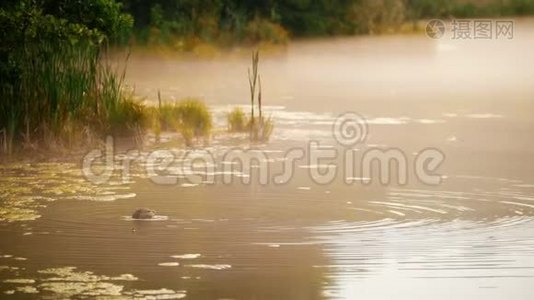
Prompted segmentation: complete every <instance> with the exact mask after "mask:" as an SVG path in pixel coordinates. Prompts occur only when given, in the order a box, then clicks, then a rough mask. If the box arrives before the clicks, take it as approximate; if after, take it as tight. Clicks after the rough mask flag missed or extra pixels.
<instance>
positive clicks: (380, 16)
mask: <svg viewBox="0 0 534 300" xmlns="http://www.w3.org/2000/svg"><path fill="white" fill-rule="evenodd" d="M122 2H123V3H124V8H125V9H126V11H127V12H129V13H130V14H131V15H132V16H133V17H134V19H135V28H136V33H137V38H138V40H139V42H142V43H166V44H171V45H172V44H173V43H175V42H176V40H174V39H173V38H176V37H180V38H182V40H179V42H180V43H187V41H188V40H187V38H191V37H194V38H197V39H200V40H203V41H207V42H219V43H221V42H222V43H225V42H229V41H233V42H235V41H241V42H242V41H245V42H246V41H259V40H266V41H271V42H276V43H279V42H284V41H285V40H286V39H287V35H288V34H289V35H292V36H310V35H335V34H354V33H373V32H381V31H388V30H390V29H391V28H395V27H397V28H398V27H399V25H400V24H402V23H403V22H407V21H413V20H417V19H421V18H450V17H457V18H460V17H494V16H506V15H525V14H534V0H485V1H482V0H452V1H451V0H153V1H149V0H123V1H122ZM183 38H186V39H183ZM182 46H184V45H182ZM187 46H188V45H185V46H184V47H185V48H187Z"/></svg>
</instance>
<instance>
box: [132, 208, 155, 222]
mask: <svg viewBox="0 0 534 300" xmlns="http://www.w3.org/2000/svg"><path fill="white" fill-rule="evenodd" d="M155 215H156V212H155V211H153V210H151V209H148V208H139V209H137V210H136V211H134V213H133V214H132V218H133V219H152V218H153V217H154V216H155Z"/></svg>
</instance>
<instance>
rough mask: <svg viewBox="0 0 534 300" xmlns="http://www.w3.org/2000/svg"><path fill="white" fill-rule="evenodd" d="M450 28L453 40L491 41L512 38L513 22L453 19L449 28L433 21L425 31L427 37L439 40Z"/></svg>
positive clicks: (440, 21)
mask: <svg viewBox="0 0 534 300" xmlns="http://www.w3.org/2000/svg"><path fill="white" fill-rule="evenodd" d="M447 28H450V33H451V36H450V38H451V39H453V40H492V39H508V40H511V39H513V38H514V21H512V20H480V19H473V20H472V19H454V20H452V21H450V26H447V23H446V22H445V21H443V20H439V19H434V20H430V21H428V22H427V24H426V27H425V31H426V34H427V36H428V37H430V38H433V39H441V38H442V37H444V36H445V33H446V32H447Z"/></svg>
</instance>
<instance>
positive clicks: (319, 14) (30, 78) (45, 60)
mask: <svg viewBox="0 0 534 300" xmlns="http://www.w3.org/2000/svg"><path fill="white" fill-rule="evenodd" d="M532 14H534V0H473V1H468V0H456V1H445V0H379V1H372V0H349V1H346V0H333V1H297V0H293V1H281V0H266V1H237V0H201V1H194V0H175V1H171V0H158V1H144V0H123V1H115V0H88V1H76V2H73V1H68V0H60V1H51V0H19V1H14V0H8V1H4V2H2V4H0V28H2V29H1V31H0V40H1V44H0V77H1V82H0V161H1V160H2V159H6V158H7V157H10V158H13V157H17V156H20V157H24V155H27V154H28V153H73V152H76V151H77V150H78V151H79V150H80V149H86V148H87V147H92V146H95V145H100V144H101V143H102V141H103V140H104V139H105V136H108V135H112V136H115V137H124V138H132V139H134V140H137V142H138V143H141V142H140V140H142V138H143V137H144V136H145V135H146V134H147V132H151V133H153V134H154V135H155V136H156V141H158V140H159V136H160V135H161V134H162V133H164V132H177V133H179V134H180V135H181V137H182V139H183V142H184V144H185V145H186V146H193V145H195V144H196V143H198V142H199V141H200V140H202V141H203V142H204V143H208V142H209V139H210V136H211V133H212V131H220V129H214V128H213V122H212V116H211V114H210V111H209V108H208V107H207V106H206V105H205V104H204V103H202V101H200V100H198V99H195V98H187V99H184V100H182V101H179V102H176V103H170V102H166V101H164V99H161V97H160V96H159V95H158V99H159V103H157V104H155V105H145V104H143V103H142V102H141V101H140V99H138V98H137V97H136V96H135V94H134V93H133V92H131V91H127V90H126V89H125V87H124V85H125V84H124V79H125V72H126V65H127V63H128V62H127V60H128V58H126V62H125V67H124V68H122V69H121V68H118V67H114V64H113V63H112V60H111V59H110V57H111V56H113V55H111V54H112V52H113V49H124V48H129V49H133V51H147V52H156V53H157V52H161V53H192V54H193V55H195V56H201V57H210V56H213V55H214V53H215V54H216V53H217V51H218V49H231V48H232V47H235V46H245V47H247V49H248V48H250V49H262V51H264V49H270V48H271V47H274V48H276V47H283V46H284V45H286V44H287V43H288V42H289V41H290V40H291V39H295V38H309V37H320V36H337V35H355V34H386V33H398V32H417V31H420V30H422V28H421V27H420V26H419V25H418V21H420V20H422V19H429V18H479V17H503V16H522V15H532ZM266 51H268V50H266ZM127 57H128V56H127ZM249 87H250V95H251V96H250V109H251V111H250V115H247V113H245V112H244V111H243V110H241V109H239V108H236V109H235V110H233V111H231V112H229V114H228V116H227V121H228V128H227V131H228V132H230V133H236V132H237V133H239V132H240V133H247V132H248V133H249V134H248V136H249V140H250V141H251V142H253V143H265V142H267V141H268V140H269V137H270V135H271V133H272V130H273V127H274V124H273V121H272V119H271V117H270V116H264V115H263V113H262V91H261V74H259V53H258V51H254V52H253V54H252V64H251V68H250V69H249Z"/></svg>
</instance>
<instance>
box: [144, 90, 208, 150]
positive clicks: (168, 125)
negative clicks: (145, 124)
mask: <svg viewBox="0 0 534 300" xmlns="http://www.w3.org/2000/svg"><path fill="white" fill-rule="evenodd" d="M154 115H155V117H156V118H158V120H159V122H156V123H158V124H157V125H156V128H155V131H156V133H157V132H158V131H159V130H164V131H165V130H167V131H169V130H176V131H178V132H180V133H181V134H182V137H183V138H184V141H185V143H186V145H188V146H189V145H192V143H193V140H194V139H197V138H200V137H203V138H205V139H207V138H209V136H210V134H211V129H212V127H213V121H212V116H211V113H210V111H209V109H208V107H207V106H206V105H205V104H204V103H203V102H202V101H200V100H198V99H194V98H189V99H184V100H182V101H178V102H175V103H164V104H162V105H160V106H159V108H158V109H157V113H155V114H154Z"/></svg>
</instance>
